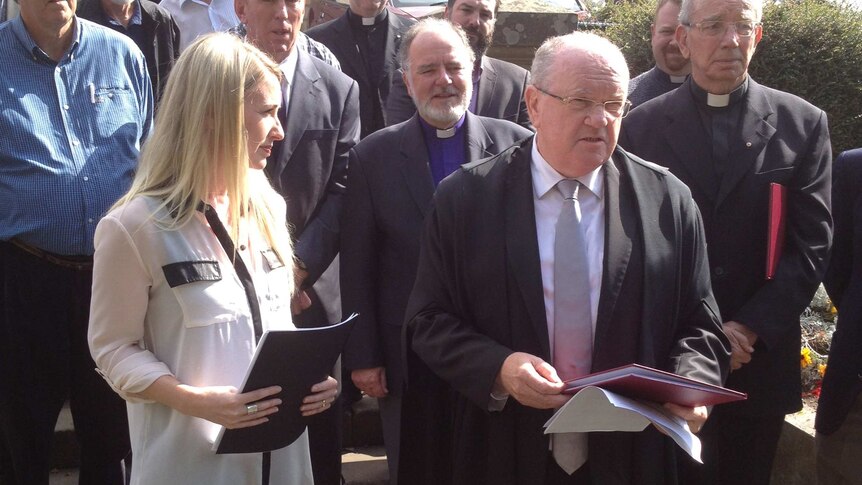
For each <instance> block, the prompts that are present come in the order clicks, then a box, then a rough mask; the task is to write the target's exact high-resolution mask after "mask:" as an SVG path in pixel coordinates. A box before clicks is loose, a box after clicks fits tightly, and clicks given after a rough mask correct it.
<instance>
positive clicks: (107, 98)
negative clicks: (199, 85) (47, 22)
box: [0, 16, 153, 255]
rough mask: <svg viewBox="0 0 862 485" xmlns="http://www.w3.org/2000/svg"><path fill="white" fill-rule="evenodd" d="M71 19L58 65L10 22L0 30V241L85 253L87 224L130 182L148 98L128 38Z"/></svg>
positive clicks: (140, 61)
mask: <svg viewBox="0 0 862 485" xmlns="http://www.w3.org/2000/svg"><path fill="white" fill-rule="evenodd" d="M74 22H75V25H74V34H73V35H74V40H73V42H72V44H71V46H70V47H69V49H68V51H67V52H66V53H65V54H63V56H62V58H61V59H60V61H59V62H54V61H53V60H52V59H51V58H49V57H48V56H47V55H46V54H45V53H44V52H43V51H42V49H40V48H39V46H38V45H36V43H35V42H34V41H33V39H32V38H31V37H30V35H29V33H28V32H27V29H26V27H25V26H24V23H23V21H22V19H21V17H20V16H18V17H16V18H14V19H12V20H10V21H8V22H6V23H5V24H3V25H2V26H0V66H3V68H0V207H2V210H0V240H9V239H12V238H17V239H19V240H21V241H22V242H25V243H27V244H30V245H32V246H36V247H38V248H41V249H43V250H46V251H50V252H53V253H57V254H65V255H90V254H93V235H94V233H95V230H96V224H97V223H98V222H99V219H100V218H101V217H102V216H103V215H104V214H105V213H106V212H107V210H108V208H109V207H110V206H111V205H112V204H113V203H114V202H115V201H116V200H117V199H118V198H119V197H120V196H121V195H123V193H125V192H126V190H128V187H129V185H130V183H131V180H132V177H133V175H134V171H135V168H136V166H137V160H138V153H139V151H140V147H141V142H142V141H143V139H144V138H145V137H146V136H147V133H148V132H149V130H150V127H151V125H152V113H153V93H152V87H151V84H150V78H149V75H148V74H147V68H146V62H145V60H144V56H143V54H141V51H140V50H139V49H138V48H137V46H135V45H134V43H133V42H132V41H131V39H129V38H128V37H125V36H123V35H121V34H118V33H116V32H113V31H111V30H110V29H107V28H104V27H101V26H99V25H96V24H94V23H92V22H89V21H87V20H83V19H78V18H76V19H75V20H74Z"/></svg>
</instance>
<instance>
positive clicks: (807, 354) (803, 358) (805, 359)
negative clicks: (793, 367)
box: [799, 347, 812, 369]
mask: <svg viewBox="0 0 862 485" xmlns="http://www.w3.org/2000/svg"><path fill="white" fill-rule="evenodd" d="M811 362H812V360H811V349H809V348H808V347H802V351H801V352H800V355H799V366H800V367H801V368H803V369H804V368H806V367H808V366H809V365H811Z"/></svg>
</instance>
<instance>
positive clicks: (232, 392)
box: [138, 376, 335, 429]
mask: <svg viewBox="0 0 862 485" xmlns="http://www.w3.org/2000/svg"><path fill="white" fill-rule="evenodd" d="M333 382H335V380H334V379H333ZM317 385H319V384H317ZM312 389H313V388H312ZM280 392H281V387H279V386H272V387H266V388H263V389H257V390H255V391H251V392H246V393H243V394H240V393H239V391H238V390H237V389H236V388H235V387H232V386H210V387H195V386H189V385H186V384H182V383H180V382H179V381H178V380H177V379H176V378H175V377H174V376H162V377H159V378H158V379H156V381H155V382H153V383H152V384H151V385H150V387H148V388H146V389H145V390H144V391H143V392H141V393H139V394H138V396H140V397H142V398H144V399H149V400H152V401H156V402H159V403H162V404H164V405H166V406H169V407H171V408H174V409H176V410H177V411H179V412H181V413H183V414H186V415H188V416H194V417H196V418H201V419H206V420H207V421H210V422H213V423H216V424H220V425H222V426H224V427H225V428H229V429H239V428H248V427H251V426H257V425H259V424H263V423H265V422H267V421H269V419H268V418H267V416H269V415H271V414H274V413H277V412H278V406H279V405H280V404H281V399H279V398H277V397H274V396H275V395H276V394H278V393H280Z"/></svg>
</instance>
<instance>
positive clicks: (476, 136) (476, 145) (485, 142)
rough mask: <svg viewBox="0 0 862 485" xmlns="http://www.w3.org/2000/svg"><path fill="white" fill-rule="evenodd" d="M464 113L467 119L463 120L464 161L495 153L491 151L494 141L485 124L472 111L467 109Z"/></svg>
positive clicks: (467, 161)
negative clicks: (465, 158)
mask: <svg viewBox="0 0 862 485" xmlns="http://www.w3.org/2000/svg"><path fill="white" fill-rule="evenodd" d="M466 115H467V119H466V120H464V143H465V145H466V147H465V148H466V150H467V153H466V155H467V160H466V163H470V162H475V161H476V160H481V159H483V158H488V157H491V156H493V155H496V153H494V151H493V147H494V141H493V140H492V139H491V135H490V134H489V133H488V131H487V130H485V125H483V124H482V122H481V121H479V119H478V118H476V116H475V115H474V114H473V113H470V112H469V111H468V112H467V113H466Z"/></svg>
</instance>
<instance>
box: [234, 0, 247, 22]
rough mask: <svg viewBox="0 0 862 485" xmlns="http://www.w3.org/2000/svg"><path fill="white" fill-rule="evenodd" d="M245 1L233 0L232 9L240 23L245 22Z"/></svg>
mask: <svg viewBox="0 0 862 485" xmlns="http://www.w3.org/2000/svg"><path fill="white" fill-rule="evenodd" d="M245 2H246V0H233V9H234V11H235V12H236V16H237V18H239V21H240V22H242V23H245Z"/></svg>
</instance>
